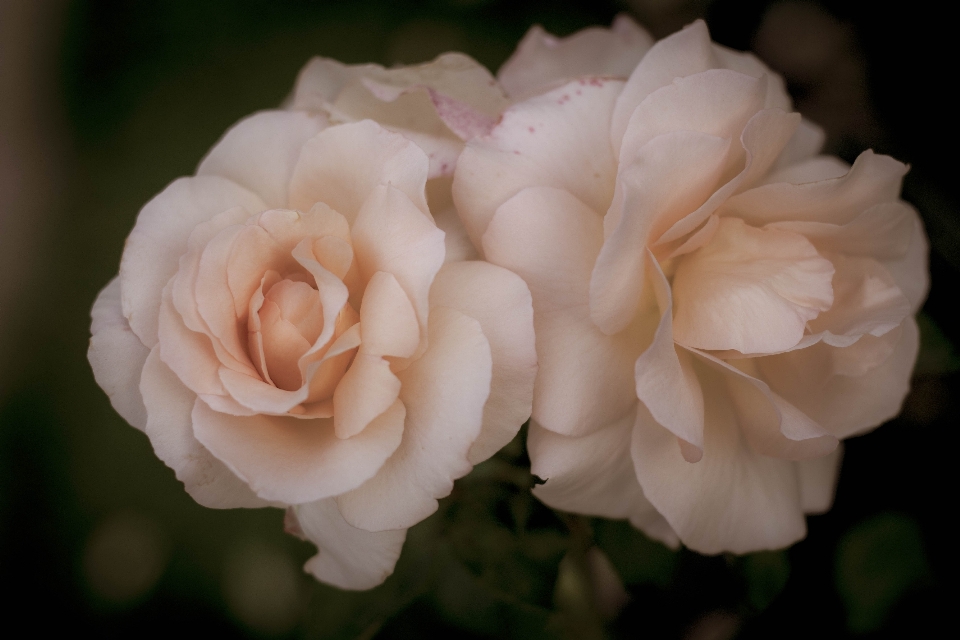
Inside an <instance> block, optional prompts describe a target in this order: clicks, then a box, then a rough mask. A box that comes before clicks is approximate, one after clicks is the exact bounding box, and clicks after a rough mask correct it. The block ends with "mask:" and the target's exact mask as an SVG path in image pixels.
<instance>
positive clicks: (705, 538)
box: [631, 385, 806, 553]
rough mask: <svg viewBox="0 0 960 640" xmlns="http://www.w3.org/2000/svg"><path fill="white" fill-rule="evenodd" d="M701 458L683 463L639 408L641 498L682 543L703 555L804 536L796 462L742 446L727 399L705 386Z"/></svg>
mask: <svg viewBox="0 0 960 640" xmlns="http://www.w3.org/2000/svg"><path fill="white" fill-rule="evenodd" d="M704 396H705V400H706V417H707V424H706V428H705V429H704V455H703V459H702V460H700V462H697V463H690V462H687V461H686V460H684V459H683V457H682V456H681V455H680V450H679V448H678V447H677V445H676V440H675V438H674V437H673V435H672V434H671V433H670V432H669V431H667V430H666V429H664V428H662V427H660V426H659V425H658V424H656V422H655V421H654V420H653V419H652V418H651V417H650V415H649V414H647V413H646V412H645V411H644V410H643V407H642V406H641V408H640V411H639V412H638V415H637V423H636V426H635V427H634V430H633V440H632V445H631V453H632V455H633V462H634V465H635V466H636V469H637V478H638V479H639V480H640V486H641V488H642V489H643V493H644V495H646V496H647V499H648V500H650V502H651V503H652V504H653V506H654V507H656V509H657V511H659V512H660V513H661V514H662V515H663V517H664V518H666V520H667V522H669V523H670V526H671V527H672V528H673V530H674V531H676V532H677V535H678V536H679V537H680V540H681V541H682V542H683V543H684V544H685V545H687V546H688V547H690V548H691V549H693V550H695V551H699V552H701V553H720V552H723V551H732V552H733V553H750V552H753V551H760V550H763V549H778V548H781V547H785V546H787V545H790V544H792V543H794V542H796V541H797V540H799V539H801V538H802V537H803V536H804V535H805V534H806V523H805V522H804V517H803V510H802V506H801V503H800V488H799V481H798V479H797V471H796V469H795V467H794V463H792V462H789V461H786V460H776V459H773V458H767V457H765V456H761V455H758V454H756V453H754V452H753V451H751V450H750V448H749V447H747V446H746V442H744V440H743V438H742V437H741V435H740V433H739V427H738V425H737V421H736V418H735V417H734V413H733V410H732V408H731V407H730V406H729V404H728V401H727V400H726V398H725V397H724V393H723V391H722V390H721V389H719V388H714V386H713V385H705V394H704Z"/></svg>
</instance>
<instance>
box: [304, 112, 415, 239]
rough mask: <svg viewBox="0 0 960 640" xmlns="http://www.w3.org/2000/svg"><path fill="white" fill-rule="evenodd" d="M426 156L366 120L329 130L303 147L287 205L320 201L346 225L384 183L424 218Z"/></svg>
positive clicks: (308, 204) (309, 205) (311, 204)
mask: <svg viewBox="0 0 960 640" xmlns="http://www.w3.org/2000/svg"><path fill="white" fill-rule="evenodd" d="M427 171H428V162H427V156H426V155H425V154H424V153H423V151H422V150H421V149H420V147H418V146H417V145H415V144H414V143H413V142H411V141H409V140H407V139H406V138H404V137H403V136H401V135H399V134H396V133H391V132H390V131H387V130H386V129H384V128H383V127H381V126H380V125H378V124H376V123H375V122H373V121H370V120H364V121H362V122H357V123H351V124H343V125H338V126H335V127H330V128H329V129H326V130H324V131H321V132H320V133H319V134H317V135H316V136H314V137H313V138H311V139H310V140H308V141H307V142H306V144H304V146H303V151H302V152H301V154H300V159H299V161H298V162H297V165H296V167H295V168H294V171H293V177H292V178H291V180H290V207H291V208H293V209H299V210H301V211H308V210H309V209H310V208H311V207H313V205H314V204H315V203H317V202H323V203H325V204H327V205H329V206H330V207H331V208H333V209H334V210H335V211H337V212H339V213H340V214H342V215H343V216H344V217H345V218H346V219H347V221H348V222H350V224H351V225H352V224H353V221H354V220H356V217H357V213H358V212H359V211H360V207H361V206H362V205H363V203H364V202H365V201H366V200H367V198H369V197H370V194H371V193H372V192H373V190H374V189H376V188H377V187H378V186H379V185H381V184H390V185H392V186H393V187H394V188H396V189H399V190H400V191H402V192H403V193H405V194H406V195H407V197H408V198H410V200H411V201H412V202H413V203H414V204H415V205H416V207H417V208H418V209H419V210H420V211H422V212H423V214H424V215H429V213H428V209H427V201H426V196H425V195H424V185H425V184H426V182H427Z"/></svg>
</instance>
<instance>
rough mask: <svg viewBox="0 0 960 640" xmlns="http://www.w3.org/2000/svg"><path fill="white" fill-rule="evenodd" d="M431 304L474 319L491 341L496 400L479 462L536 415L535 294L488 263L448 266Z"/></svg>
mask: <svg viewBox="0 0 960 640" xmlns="http://www.w3.org/2000/svg"><path fill="white" fill-rule="evenodd" d="M430 306H431V307H434V308H435V307H450V308H453V309H456V310H457V311H460V312H461V313H464V314H466V315H468V316H470V317H471V318H473V319H474V320H476V321H478V322H479V323H480V328H481V329H483V335H484V336H486V338H487V341H488V342H489V343H490V355H491V357H492V360H493V374H492V377H491V380H490V397H489V398H488V399H487V403H486V405H484V407H483V428H482V430H481V431H480V436H479V437H478V438H477V439H476V441H474V443H473V445H472V446H471V447H470V452H469V456H468V457H469V459H470V463H471V464H477V463H478V462H480V461H482V460H486V459H487V458H489V457H490V456H492V455H493V454H494V453H496V452H497V451H499V450H500V449H501V448H502V447H503V446H504V445H506V444H507V443H508V442H510V441H511V440H512V439H513V437H514V436H516V435H517V431H519V429H520V427H521V425H523V423H524V422H526V420H527V418H529V417H530V413H531V411H532V404H533V383H534V379H535V378H536V375H537V352H536V348H535V346H534V333H533V303H532V300H531V298H530V291H529V289H527V285H526V284H524V282H523V280H521V279H520V278H519V277H518V276H516V275H515V274H513V273H511V272H510V271H507V270H506V269H503V268H500V267H498V266H495V265H492V264H490V263H488V262H460V263H452V264H449V263H448V264H446V265H444V266H443V268H441V269H440V271H439V272H438V273H437V278H436V280H434V283H433V288H432V289H430Z"/></svg>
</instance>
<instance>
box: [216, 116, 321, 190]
mask: <svg viewBox="0 0 960 640" xmlns="http://www.w3.org/2000/svg"><path fill="white" fill-rule="evenodd" d="M326 126H327V120H326V118H325V117H323V116H320V115H310V114H306V113H302V112H296V111H261V112H260V113H255V114H253V115H252V116H249V117H247V118H244V119H243V120H241V121H240V122H238V123H237V124H235V125H234V126H233V127H232V128H231V129H230V130H229V131H227V132H226V133H225V134H224V136H223V137H222V138H221V139H220V141H219V142H218V143H217V144H216V145H215V146H214V147H213V149H211V150H210V152H209V153H208V154H207V156H206V157H205V158H204V159H203V161H202V162H201V163H200V166H199V167H198V168H197V175H198V176H221V177H223V178H228V179H230V180H232V181H234V182H236V183H237V184H239V185H242V186H244V187H246V188H247V189H250V190H251V191H253V192H254V193H256V194H257V195H259V196H260V197H261V198H262V199H263V201H264V202H265V203H266V204H267V206H268V207H270V208H281V207H285V206H287V185H288V184H289V183H290V176H291V174H292V173H293V167H294V165H295V164H296V163H297V158H299V157H300V149H301V148H302V147H303V143H304V142H306V141H307V140H308V139H310V138H312V137H313V136H315V135H316V134H317V133H319V132H320V131H322V130H323V129H324V128H326Z"/></svg>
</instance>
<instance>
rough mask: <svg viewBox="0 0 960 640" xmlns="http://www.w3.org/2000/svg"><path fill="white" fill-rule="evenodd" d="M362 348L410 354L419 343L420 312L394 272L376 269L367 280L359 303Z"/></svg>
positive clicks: (382, 353)
mask: <svg viewBox="0 0 960 640" xmlns="http://www.w3.org/2000/svg"><path fill="white" fill-rule="evenodd" d="M360 328H361V331H362V332H363V345H362V349H361V350H362V351H363V352H364V353H368V354H374V355H378V356H396V357H399V358H409V357H410V356H412V355H413V354H414V352H415V351H416V350H417V347H418V346H419V344H420V328H419V325H418V324H417V313H416V311H414V309H413V304H411V303H410V298H408V297H407V294H406V292H405V291H404V290H403V288H402V287H401V286H400V283H399V282H397V279H396V278H395V277H394V276H393V274H391V273H387V272H386V271H377V272H376V273H374V274H373V277H371V278H370V282H369V283H367V288H366V290H365V291H364V293H363V303H362V305H361V306H360Z"/></svg>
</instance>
